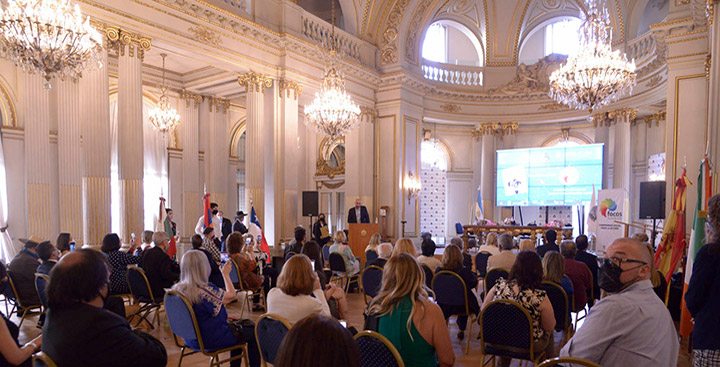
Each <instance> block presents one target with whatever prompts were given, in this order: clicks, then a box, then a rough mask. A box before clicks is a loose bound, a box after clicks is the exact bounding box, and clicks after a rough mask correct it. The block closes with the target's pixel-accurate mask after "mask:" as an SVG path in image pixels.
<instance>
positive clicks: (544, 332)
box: [482, 251, 556, 367]
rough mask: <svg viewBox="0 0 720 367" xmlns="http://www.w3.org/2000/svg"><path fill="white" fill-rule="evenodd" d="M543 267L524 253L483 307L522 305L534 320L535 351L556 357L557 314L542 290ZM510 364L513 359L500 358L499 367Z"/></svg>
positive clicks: (516, 260) (488, 296)
mask: <svg viewBox="0 0 720 367" xmlns="http://www.w3.org/2000/svg"><path fill="white" fill-rule="evenodd" d="M542 278H543V268H542V262H541V261H540V257H539V256H538V255H537V254H536V253H534V252H531V251H521V252H520V253H519V254H518V255H517V258H516V259H515V264H513V266H512V268H511V269H510V276H509V279H508V280H505V279H502V278H500V280H498V282H497V283H496V284H495V286H493V287H492V288H491V289H490V291H489V292H488V294H487V296H486V297H485V301H484V302H483V306H482V307H483V308H485V307H487V305H488V304H490V302H492V301H496V300H501V299H508V300H511V301H515V302H517V303H519V304H520V305H521V306H523V307H524V308H525V309H526V310H527V311H528V312H529V313H530V317H531V318H532V321H533V331H532V336H533V341H534V344H533V349H535V351H536V352H539V351H543V350H544V351H545V358H553V357H555V355H556V353H555V342H554V338H553V331H554V330H553V329H554V328H555V314H554V313H553V308H552V304H550V299H549V298H548V297H547V293H545V291H544V290H542V289H541V288H540V285H541V284H542ZM509 365H510V358H507V357H500V366H503V367H506V366H509Z"/></svg>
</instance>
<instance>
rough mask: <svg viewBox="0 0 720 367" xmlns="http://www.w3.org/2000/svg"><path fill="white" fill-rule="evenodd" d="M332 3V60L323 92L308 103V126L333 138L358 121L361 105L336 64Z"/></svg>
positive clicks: (332, 1) (341, 134) (324, 78)
mask: <svg viewBox="0 0 720 367" xmlns="http://www.w3.org/2000/svg"><path fill="white" fill-rule="evenodd" d="M330 1H331V3H332V36H331V38H330V62H329V65H328V67H327V68H326V70H325V76H324V77H323V81H322V87H321V89H320V93H316V94H315V99H314V100H313V102H312V104H311V105H309V106H305V125H307V126H309V127H310V128H312V129H313V130H315V131H317V132H320V133H324V134H326V135H329V136H330V138H331V139H335V138H338V137H340V136H343V135H345V134H346V133H347V132H349V131H350V130H352V129H354V128H355V127H356V126H357V125H358V122H359V118H360V108H359V107H358V106H357V105H356V104H355V103H354V102H353V101H352V99H351V98H350V96H349V95H348V93H347V91H346V90H345V80H344V78H343V75H342V72H341V71H340V69H339V68H338V67H337V66H336V65H335V61H336V60H335V59H336V57H337V55H336V52H335V0H330Z"/></svg>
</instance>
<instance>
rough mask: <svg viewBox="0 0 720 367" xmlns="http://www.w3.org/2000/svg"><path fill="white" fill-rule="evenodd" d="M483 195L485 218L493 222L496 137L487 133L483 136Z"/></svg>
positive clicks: (481, 186) (481, 184)
mask: <svg viewBox="0 0 720 367" xmlns="http://www.w3.org/2000/svg"><path fill="white" fill-rule="evenodd" d="M480 191H481V193H482V202H483V213H484V214H485V218H487V219H490V220H493V217H494V215H493V212H494V208H495V205H494V203H495V135H494V134H493V133H492V132H485V133H484V135H483V136H482V181H481V183H480Z"/></svg>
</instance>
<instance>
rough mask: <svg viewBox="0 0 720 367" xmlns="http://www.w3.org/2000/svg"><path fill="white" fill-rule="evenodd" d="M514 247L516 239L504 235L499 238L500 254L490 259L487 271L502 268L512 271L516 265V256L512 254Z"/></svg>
mask: <svg viewBox="0 0 720 367" xmlns="http://www.w3.org/2000/svg"><path fill="white" fill-rule="evenodd" d="M513 245H514V239H513V237H512V236H511V235H509V234H507V233H503V234H501V235H500V236H499V237H498V247H499V249H500V253H499V254H497V255H492V256H490V257H489V258H488V262H487V270H488V271H490V269H492V268H502V269H505V270H507V271H508V272H509V271H510V268H512V266H513V264H515V257H516V255H515V254H513V253H512V248H513Z"/></svg>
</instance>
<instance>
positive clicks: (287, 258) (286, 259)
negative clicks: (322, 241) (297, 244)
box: [285, 251, 297, 262]
mask: <svg viewBox="0 0 720 367" xmlns="http://www.w3.org/2000/svg"><path fill="white" fill-rule="evenodd" d="M295 255H297V252H295V251H288V253H287V254H286V255H285V261H286V262H287V261H288V260H290V258H291V257H293V256H295Z"/></svg>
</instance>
